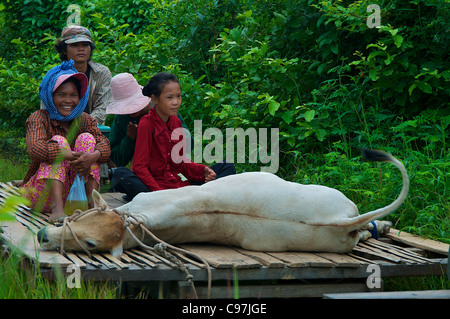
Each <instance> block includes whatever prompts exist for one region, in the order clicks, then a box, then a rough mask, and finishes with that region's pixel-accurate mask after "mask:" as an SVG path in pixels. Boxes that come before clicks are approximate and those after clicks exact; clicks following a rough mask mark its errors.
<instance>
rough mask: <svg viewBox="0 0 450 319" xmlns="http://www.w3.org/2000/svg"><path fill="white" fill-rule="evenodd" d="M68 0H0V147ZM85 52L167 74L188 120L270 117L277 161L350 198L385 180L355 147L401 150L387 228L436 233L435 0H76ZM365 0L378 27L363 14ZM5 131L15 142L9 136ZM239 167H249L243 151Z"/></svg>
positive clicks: (16, 129)
mask: <svg viewBox="0 0 450 319" xmlns="http://www.w3.org/2000/svg"><path fill="white" fill-rule="evenodd" d="M72 3H77V1H74V0H62V1H56V0H47V1H43V0H42V1H41V0H24V1H12V0H5V1H3V3H2V4H0V28H1V32H0V52H1V53H0V92H1V94H0V137H2V138H1V142H0V147H2V148H3V149H7V148H11V147H17V145H19V153H20V149H22V150H23V149H24V140H23V138H24V123H25V120H26V118H27V117H28V116H29V115H30V114H31V113H32V112H33V111H35V110H37V109H38V108H39V97H38V87H39V83H40V81H41V80H42V78H43V75H44V74H45V72H46V71H47V70H48V69H50V68H51V67H52V66H54V65H56V64H58V63H59V58H58V55H57V53H56V51H55V50H54V48H53V46H54V43H55V40H56V38H57V37H59V36H60V32H61V30H62V28H63V27H64V26H65V25H66V23H67V18H68V17H69V15H70V13H68V12H67V7H68V5H69V4H72ZM78 4H79V5H80V6H81V9H82V12H81V24H82V25H84V26H86V27H88V28H89V29H90V31H91V33H92V34H93V38H94V40H95V42H96V45H97V49H96V50H95V52H94V56H93V59H94V61H96V62H99V63H102V64H104V65H106V66H108V67H109V68H110V70H111V72H112V73H113V75H115V74H117V73H120V72H130V73H133V74H134V75H135V77H136V78H137V79H138V81H139V82H140V83H141V85H145V83H146V82H147V81H148V80H149V79H150V77H151V76H152V75H154V74H156V73H157V72H161V71H169V72H173V73H175V74H177V75H178V76H179V77H180V81H181V85H182V90H183V99H184V100H183V105H184V106H183V109H182V111H181V112H182V115H183V117H184V118H185V120H186V122H187V124H188V126H190V127H191V128H193V123H194V122H193V121H194V120H199V119H201V120H203V125H204V129H206V128H207V127H218V128H220V129H225V128H227V127H235V128H236V127H241V128H244V129H245V128H248V127H267V128H271V127H277V128H279V129H280V149H281V150H280V151H281V154H280V157H281V158H280V166H281V168H280V171H279V175H281V176H282V177H285V178H286V179H289V180H294V181H297V182H300V183H318V184H324V185H328V186H331V187H335V188H338V189H340V190H342V191H343V192H344V193H345V194H346V195H347V196H348V197H349V198H350V199H352V200H353V201H355V202H356V203H357V204H358V206H359V207H360V209H361V211H368V210H369V209H373V208H376V207H381V206H384V205H386V204H387V203H388V202H389V201H391V200H393V199H394V198H395V197H396V196H397V195H398V193H399V187H400V185H401V179H400V175H399V174H397V172H395V171H394V170H393V169H392V168H391V167H385V166H383V165H378V166H376V167H375V166H373V165H369V164H361V163H359V151H358V149H359V148H361V147H367V148H380V149H384V150H387V151H389V152H392V153H393V154H394V155H396V156H398V157H399V158H400V159H402V160H404V162H405V164H406V166H407V169H408V171H409V173H410V177H411V183H412V187H411V193H410V196H409V198H408V201H407V203H406V204H405V205H404V207H403V208H402V209H400V210H399V211H398V212H396V213H395V214H394V215H392V216H391V217H390V218H391V219H392V220H393V221H394V223H395V226H396V227H397V228H402V229H406V230H408V231H412V232H415V233H419V234H421V235H425V236H433V237H434V238H438V239H440V240H444V241H447V242H448V241H449V238H450V226H449V224H450V222H449V204H448V197H449V171H448V169H449V162H450V161H449V159H450V156H449V145H448V138H449V125H450V107H449V93H450V86H449V81H450V70H449V63H450V62H449V61H450V60H449V54H448V45H449V43H450V32H449V21H450V19H449V12H450V10H449V9H450V3H449V1H448V0H380V1H376V0H362V1H344V0H343V1H328V0H323V1H312V0H309V1H306V0H304V1H301V0H296V1H294V0H226V1H220V0H208V1H204V0H190V1H181V0H178V1H169V0H158V1H156V0H130V1H128V0H108V1H105V0H92V1H82V2H78ZM369 4H378V5H379V6H380V8H381V27H380V28H372V29H371V28H369V27H368V26H367V23H366V22H367V18H368V17H369V16H370V14H371V12H367V7H368V6H369ZM17 141H18V142H17ZM239 169H240V170H241V171H242V170H252V169H259V167H253V166H251V165H247V166H244V167H240V168H239Z"/></svg>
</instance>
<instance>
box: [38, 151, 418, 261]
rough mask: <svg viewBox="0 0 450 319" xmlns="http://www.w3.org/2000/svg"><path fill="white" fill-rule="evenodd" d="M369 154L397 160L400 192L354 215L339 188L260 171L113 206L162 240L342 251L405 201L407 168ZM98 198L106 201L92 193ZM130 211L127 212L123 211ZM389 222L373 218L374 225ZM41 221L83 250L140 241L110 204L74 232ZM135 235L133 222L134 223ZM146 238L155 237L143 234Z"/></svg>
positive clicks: (51, 245) (57, 241)
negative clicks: (383, 204)
mask: <svg viewBox="0 0 450 319" xmlns="http://www.w3.org/2000/svg"><path fill="white" fill-rule="evenodd" d="M365 153H366V157H367V158H368V160H371V161H386V162H391V163H393V164H394V165H395V166H397V167H398V168H399V169H400V171H401V173H402V177H403V188H402V191H401V193H400V195H399V197H398V198H397V199H396V200H395V201H394V202H393V203H391V204H390V205H388V206H386V207H384V208H380V209H377V210H375V211H372V212H369V213H365V214H362V215H359V213H358V209H357V207H356V205H355V204H354V203H353V202H352V201H350V200H349V199H348V198H347V197H345V196H344V195H343V194H342V193H341V192H340V191H338V190H335V189H332V188H329V187H325V186H318V185H301V184H297V183H292V182H287V181H284V180H283V179H281V178H279V177H277V176H275V175H273V174H270V173H262V172H252V173H243V174H237V175H231V176H228V177H224V178H221V179H218V180H215V181H212V182H208V183H206V184H204V185H202V186H187V187H183V188H178V189H171V190H163V191H157V192H151V193H141V194H139V195H138V196H136V197H135V198H134V199H133V201H131V202H129V203H127V204H125V205H123V206H121V207H119V208H117V210H118V211H119V212H126V213H129V214H131V215H132V216H133V217H135V218H136V219H138V220H139V221H141V222H143V223H144V225H145V226H146V227H147V228H148V229H149V230H150V231H151V232H152V233H153V234H154V235H156V236H157V237H158V238H160V239H161V240H163V241H165V242H167V243H171V244H180V243H192V242H209V243H216V244H223V245H233V246H239V247H242V248H244V249H248V250H256V251H288V250H291V251H321V252H337V253H344V252H347V251H350V250H351V249H352V248H353V247H354V246H355V245H356V244H357V243H358V241H359V240H361V239H367V238H369V237H370V236H371V235H370V233H369V231H368V230H364V229H368V228H371V227H373V226H372V224H369V223H370V222H371V221H374V220H375V219H380V218H382V217H384V216H386V215H388V214H389V213H391V212H393V211H394V210H395V209H397V208H398V207H399V206H400V205H401V204H402V202H403V201H404V200H405V198H406V196H407V193H408V188H409V180H408V175H407V172H406V169H405V168H404V166H403V165H402V164H401V163H400V162H399V161H398V160H397V159H395V158H394V157H392V156H391V155H389V154H386V153H384V152H380V151H365ZM93 196H94V201H95V202H96V205H105V204H106V203H105V202H104V201H103V199H102V198H101V196H100V194H98V193H96V192H95V193H94V194H93ZM128 218H129V217H128ZM389 227H390V224H389V223H387V222H380V221H377V228H378V231H379V232H383V231H386V230H388V229H389ZM62 228H63V227H56V226H46V227H44V228H42V229H41V230H40V231H39V232H38V239H39V242H40V244H41V247H42V248H43V249H46V250H53V249H57V248H59V247H60V246H61V236H62V234H63V233H64V234H65V235H64V236H65V238H64V249H65V250H75V251H76V250H78V251H81V250H82V247H81V245H83V246H85V248H86V249H88V250H89V251H110V252H111V253H112V254H113V255H115V256H118V255H120V254H121V253H122V250H123V249H128V248H132V247H135V246H137V243H136V241H135V240H134V239H133V238H132V237H131V235H130V234H129V233H128V232H126V231H124V220H123V219H122V218H121V217H120V216H119V215H118V214H117V213H115V212H113V211H111V210H110V209H109V208H108V209H106V210H104V211H101V210H98V211H97V212H95V213H89V214H86V215H84V216H82V217H80V218H79V219H76V220H73V221H71V222H70V228H71V229H72V231H73V232H74V233H75V234H76V238H77V239H78V241H77V240H76V238H74V236H73V235H72V232H71V231H65V232H63V231H62ZM131 230H132V231H133V233H135V234H136V236H137V237H138V238H141V236H142V233H141V231H140V230H139V228H138V227H137V226H134V228H132V229H131ZM144 242H145V243H146V244H147V245H151V244H154V242H153V243H152V240H151V239H150V238H145V239H144Z"/></svg>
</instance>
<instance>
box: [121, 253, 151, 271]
mask: <svg viewBox="0 0 450 319" xmlns="http://www.w3.org/2000/svg"><path fill="white" fill-rule="evenodd" d="M120 260H122V261H124V262H126V263H127V264H130V265H136V266H138V267H141V268H146V265H145V264H143V263H140V262H135V260H134V259H133V258H131V257H130V256H128V255H127V254H126V253H125V252H124V253H123V254H122V255H121V256H120Z"/></svg>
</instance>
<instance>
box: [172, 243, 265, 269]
mask: <svg viewBox="0 0 450 319" xmlns="http://www.w3.org/2000/svg"><path fill="white" fill-rule="evenodd" d="M180 247H181V248H183V249H186V250H189V251H191V252H193V253H195V254H197V255H200V256H202V257H203V258H204V259H205V260H206V261H207V262H208V263H209V264H210V265H211V266H212V267H214V268H236V269H240V268H260V267H262V264H261V263H259V262H258V261H257V260H255V259H253V258H250V257H248V256H246V255H244V254H241V253H240V252H238V251H236V250H234V249H232V248H229V247H225V246H215V245H194V244H190V245H181V246H180Z"/></svg>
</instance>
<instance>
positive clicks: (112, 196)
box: [101, 193, 128, 208]
mask: <svg viewBox="0 0 450 319" xmlns="http://www.w3.org/2000/svg"><path fill="white" fill-rule="evenodd" d="M101 195H102V197H103V199H104V200H105V202H106V203H107V204H108V206H109V207H111V208H117V207H120V206H122V205H124V204H126V203H128V202H127V201H126V200H124V199H123V198H122V196H123V195H125V194H123V193H102V194H101Z"/></svg>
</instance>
